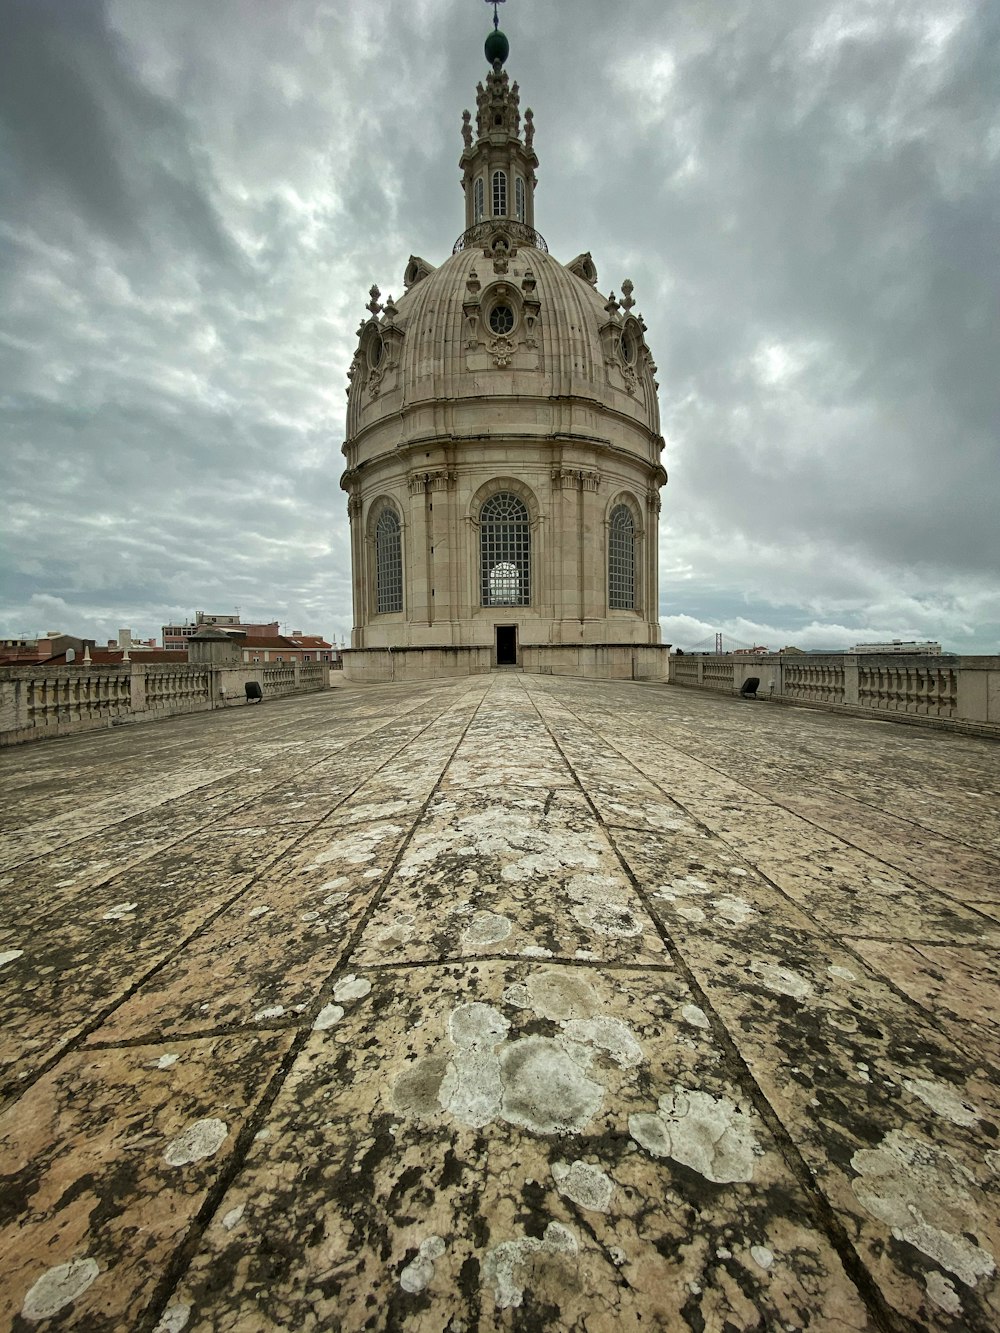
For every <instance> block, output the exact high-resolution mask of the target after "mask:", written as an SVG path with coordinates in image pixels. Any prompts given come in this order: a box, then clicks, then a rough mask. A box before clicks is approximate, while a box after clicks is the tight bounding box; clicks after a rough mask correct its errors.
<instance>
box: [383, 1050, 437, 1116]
mask: <svg viewBox="0 0 1000 1333" xmlns="http://www.w3.org/2000/svg"><path fill="white" fill-rule="evenodd" d="M449 1063H450V1061H449V1059H448V1057H447V1056H446V1055H423V1056H421V1057H420V1058H419V1059H417V1060H414V1061H413V1063H412V1064H409V1065H407V1066H406V1067H405V1069H403V1071H402V1072H401V1073H400V1074H398V1075H397V1077H396V1081H395V1082H394V1083H393V1085H392V1091H391V1093H390V1095H389V1101H390V1104H391V1106H392V1108H393V1110H394V1111H395V1112H396V1113H397V1114H398V1115H417V1116H430V1115H437V1114H440V1112H441V1111H442V1109H443V1107H442V1104H441V1100H440V1092H441V1084H442V1082H443V1081H444V1076H445V1074H446V1073H447V1072H448V1065H449Z"/></svg>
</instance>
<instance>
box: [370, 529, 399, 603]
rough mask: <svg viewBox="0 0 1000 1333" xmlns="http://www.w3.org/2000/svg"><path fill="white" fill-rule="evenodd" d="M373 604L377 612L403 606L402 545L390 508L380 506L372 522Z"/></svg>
mask: <svg viewBox="0 0 1000 1333" xmlns="http://www.w3.org/2000/svg"><path fill="white" fill-rule="evenodd" d="M375 605H376V607H377V610H378V614H379V615H384V614H385V613H386V612H388V611H402V609H403V547H402V542H401V541H400V534H399V519H398V518H397V517H396V514H395V513H394V511H393V510H391V509H383V510H382V512H381V514H380V515H379V519H378V523H377V524H376V526H375Z"/></svg>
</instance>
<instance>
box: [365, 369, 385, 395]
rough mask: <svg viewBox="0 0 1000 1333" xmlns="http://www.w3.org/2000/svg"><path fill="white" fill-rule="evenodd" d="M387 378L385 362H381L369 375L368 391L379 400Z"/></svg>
mask: <svg viewBox="0 0 1000 1333" xmlns="http://www.w3.org/2000/svg"><path fill="white" fill-rule="evenodd" d="M384 376H385V362H384V361H380V362H379V363H378V365H377V366H375V367H373V369H372V370H370V371H369V373H368V382H367V386H366V387H367V389H368V392H369V393H370V394H371V396H372V397H373V398H377V397H378V396H379V393H380V392H381V389H382V380H383V378H384Z"/></svg>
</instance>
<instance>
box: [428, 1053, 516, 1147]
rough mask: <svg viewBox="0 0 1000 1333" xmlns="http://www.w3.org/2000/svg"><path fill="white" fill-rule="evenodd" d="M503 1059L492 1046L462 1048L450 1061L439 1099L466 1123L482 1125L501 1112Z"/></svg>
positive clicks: (442, 1104)
mask: <svg viewBox="0 0 1000 1333" xmlns="http://www.w3.org/2000/svg"><path fill="white" fill-rule="evenodd" d="M502 1093H503V1089H502V1086H501V1081H500V1062H499V1060H498V1059H497V1057H496V1056H495V1055H494V1054H493V1052H492V1051H490V1050H478V1049H474V1048H473V1049H468V1050H461V1051H458V1052H457V1053H456V1054H455V1055H454V1056H452V1058H451V1060H450V1061H449V1062H448V1068H447V1071H446V1073H445V1076H444V1078H443V1079H442V1080H441V1088H440V1091H439V1093H438V1099H439V1101H440V1103H441V1107H442V1109H443V1110H445V1111H448V1112H449V1113H450V1114H451V1115H453V1116H454V1117H455V1119H456V1120H458V1121H459V1122H460V1123H461V1124H463V1125H468V1126H469V1127H470V1128H472V1129H482V1127H483V1126H484V1125H488V1124H489V1123H490V1121H492V1120H495V1119H496V1118H497V1116H498V1115H499V1114H500V1107H501V1097H502Z"/></svg>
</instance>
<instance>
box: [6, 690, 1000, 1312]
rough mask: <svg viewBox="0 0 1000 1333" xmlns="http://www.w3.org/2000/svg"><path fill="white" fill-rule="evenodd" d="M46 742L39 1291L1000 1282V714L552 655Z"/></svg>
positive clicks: (12, 766)
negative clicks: (961, 730) (775, 696)
mask: <svg viewBox="0 0 1000 1333" xmlns="http://www.w3.org/2000/svg"><path fill="white" fill-rule="evenodd" d="M0 776H2V780H3V784H4V790H5V792H6V795H5V800H4V806H3V820H4V824H5V826H6V831H7V839H6V850H5V853H4V860H3V861H2V863H0V864H2V866H3V869H2V870H0V909H2V910H0V961H2V963H3V966H2V968H0V995H2V1006H3V1008H2V1014H3V1023H2V1037H0V1050H2V1054H0V1058H2V1061H3V1065H2V1071H3V1072H2V1078H3V1094H4V1103H3V1105H4V1108H5V1109H4V1111H3V1116H2V1120H0V1172H2V1174H3V1175H4V1176H5V1180H4V1182H3V1183H2V1186H0V1222H2V1228H3V1229H2V1231H0V1275H2V1277H0V1289H2V1291H0V1326H3V1327H7V1326H8V1325H9V1326H10V1327H12V1328H14V1329H18V1330H24V1329H28V1328H36V1327H42V1328H46V1329H47V1328H50V1327H52V1328H56V1327H58V1328H78V1329H86V1330H116V1331H117V1330H129V1331H131V1330H148V1329H152V1328H153V1327H154V1326H155V1327H156V1328H157V1329H159V1330H161V1333H166V1331H168V1330H169V1331H170V1333H176V1331H177V1330H182V1329H183V1330H209V1329H211V1330H240V1331H241V1333H242V1331H243V1330H258V1329H260V1330H265V1329H283V1330H289V1331H294V1333H300V1330H355V1329H377V1330H383V1329H384V1330H390V1329H401V1330H414V1331H417V1330H419V1331H420V1333H443V1331H446V1333H475V1331H476V1330H487V1329H489V1330H492V1329H504V1330H507V1329H514V1330H538V1329H571V1330H581V1331H582V1330H586V1333H604V1331H605V1330H612V1329H613V1330H616V1331H617V1333H623V1331H628V1333H631V1331H632V1330H640V1331H641V1330H670V1331H671V1333H672V1331H673V1330H682V1331H683V1330H688V1329H690V1330H709V1333H716V1331H718V1333H735V1330H744V1329H760V1330H766V1333H774V1331H776V1330H788V1331H790V1330H797V1329H806V1328H808V1329H822V1330H837V1333H843V1331H845V1330H855V1329H882V1330H903V1329H907V1330H912V1329H950V1330H984V1331H985V1330H991V1331H992V1330H995V1329H996V1328H997V1327H998V1326H1000V1281H998V1276H997V1273H996V1265H997V1263H998V1261H1000V1226H998V1188H1000V1138H998V1131H1000V1089H998V1079H997V1070H998V1068H1000V1031H998V1023H997V1019H998V1013H1000V971H998V967H997V961H996V959H997V953H996V946H997V943H998V942H1000V859H998V857H1000V852H998V847H1000V747H998V746H997V745H995V744H993V743H991V742H988V741H982V740H975V739H968V738H962V737H957V736H954V735H951V734H946V733H941V732H935V731H931V730H928V729H922V728H918V727H902V726H898V725H893V724H891V723H880V722H874V721H862V720H858V719H854V718H846V717H837V716H834V715H833V714H829V713H822V712H817V711H809V710H804V709H793V708H785V707H777V706H774V705H769V704H767V703H764V702H760V703H753V702H749V701H740V700H737V699H730V698H724V697H718V696H712V695H706V694H700V693H697V692H695V691H685V690H682V689H679V688H670V687H664V686H651V685H633V684H602V683H589V682H583V681H577V680H557V679H552V678H541V677H526V676H521V675H519V674H516V673H508V674H495V675H493V676H491V677H480V678H474V679H470V680H462V681H457V682H438V683H433V684H428V685H425V686H421V687H405V686H391V685H386V686H377V687H369V688H367V689H360V688H350V687H344V688H341V689H338V690H333V691H330V692H327V693H325V694H322V695H313V696H309V697H305V698H300V699H290V700H284V701H277V702H267V703H265V704H264V705H263V707H256V708H241V709H238V710H237V709H233V710H230V711H226V712H218V713H213V714H207V715H206V714H200V715H196V716H192V717H187V718H181V719H176V720H173V721H169V722H160V723H155V724H151V725H142V726H134V727H123V728H121V729H118V730H115V731H111V732H106V733H101V734H92V735H89V736H81V737H76V738H73V739H68V740H62V741H53V742H46V743H43V744H39V745H37V746H31V747H23V748H21V749H18V750H15V751H7V752H5V753H4V754H3V755H2V756H0Z"/></svg>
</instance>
